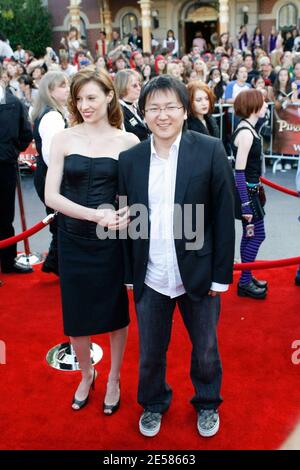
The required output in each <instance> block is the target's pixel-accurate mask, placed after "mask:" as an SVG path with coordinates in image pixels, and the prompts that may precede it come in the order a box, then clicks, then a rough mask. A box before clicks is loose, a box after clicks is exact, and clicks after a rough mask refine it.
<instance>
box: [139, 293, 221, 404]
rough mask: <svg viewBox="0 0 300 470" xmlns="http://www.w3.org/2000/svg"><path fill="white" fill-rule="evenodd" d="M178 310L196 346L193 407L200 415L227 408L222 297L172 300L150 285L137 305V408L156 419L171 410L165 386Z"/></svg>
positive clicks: (194, 354)
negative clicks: (218, 331)
mask: <svg viewBox="0 0 300 470" xmlns="http://www.w3.org/2000/svg"><path fill="white" fill-rule="evenodd" d="M176 304H178V307H179V310H180V313H181V316H182V319H183V321H184V324H185V327H186V329H187V331H188V334H189V337H190V340H191V343H192V354H191V362H190V376H191V380H192V383H193V385H194V390H195V396H194V397H193V398H192V400H191V403H192V404H193V406H194V407H195V409H196V410H197V411H199V410H200V409H215V408H218V406H219V405H220V404H221V403H222V398H221V396H220V389H221V381H222V367H221V361H220V356H219V351H218V344H217V334H216V328H217V323H218V319H219V313H220V296H216V297H211V296H209V295H206V296H204V297H202V298H201V299H200V300H199V301H197V302H196V301H193V300H191V299H190V298H189V297H188V296H187V294H184V295H181V296H180V297H177V298H174V299H171V298H170V297H167V296H166V295H163V294H160V293H159V292H156V291H155V290H153V289H151V288H150V287H148V286H146V285H145V286H144V291H143V294H142V297H141V299H140V300H139V301H138V302H137V303H136V313H137V319H138V327H139V341H140V364H139V386H138V402H139V404H140V405H141V406H142V407H143V408H145V409H146V410H149V411H152V412H153V413H163V412H165V411H166V410H167V409H168V407H169V406H170V403H171V399H172V390H171V388H170V386H169V385H168V384H167V383H166V366H167V350H168V345H169V341H170V337H171V329H172V321H173V312H174V309H175V307H176ZM178 361H180V351H178Z"/></svg>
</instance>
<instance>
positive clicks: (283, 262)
mask: <svg viewBox="0 0 300 470" xmlns="http://www.w3.org/2000/svg"><path fill="white" fill-rule="evenodd" d="M53 218H54V214H50V215H48V217H46V218H45V219H44V220H41V221H40V222H38V223H37V224H35V225H34V226H33V227H31V228H29V229H28V230H26V231H25V232H23V233H19V235H15V236H14V237H11V238H7V239H6V240H1V241H0V249H3V248H6V247H8V246H10V245H13V244H14V243H17V242H20V241H21V240H24V239H25V238H29V237H30V236H32V235H34V234H35V233H37V232H39V231H40V230H42V229H43V228H44V227H46V225H48V224H49V223H51V222H52V220H53ZM295 264H300V256H298V257H294V258H285V259H278V260H271V261H255V262H254V263H235V264H234V266H233V269H234V270H235V271H244V270H247V269H252V270H256V269H272V268H280V267H283V266H292V265H295Z"/></svg>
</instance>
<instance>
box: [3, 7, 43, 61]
mask: <svg viewBox="0 0 300 470" xmlns="http://www.w3.org/2000/svg"><path fill="white" fill-rule="evenodd" d="M0 31H3V33H4V34H5V35H6V36H7V38H8V39H9V42H10V45H11V47H12V48H13V50H15V48H16V46H17V44H23V47H24V49H29V50H31V51H33V52H34V54H35V55H43V54H44V51H45V48H46V47H47V46H51V43H52V27H51V15H50V13H49V11H48V10H47V8H45V7H44V6H43V5H42V2H41V0H0Z"/></svg>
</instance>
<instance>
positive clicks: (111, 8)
mask: <svg viewBox="0 0 300 470" xmlns="http://www.w3.org/2000/svg"><path fill="white" fill-rule="evenodd" d="M44 4H45V5H46V6H47V7H48V9H49V11H50V12H51V14H52V18H53V33H54V47H56V48H58V44H59V41H60V39H61V37H62V35H63V34H65V33H66V32H67V31H68V30H69V27H70V25H74V26H77V27H80V29H81V34H82V36H83V37H85V38H86V42H87V46H88V48H89V49H90V50H91V51H92V52H93V51H94V46H95V43H96V41H97V39H98V38H99V31H100V30H103V29H104V30H105V31H106V33H107V35H108V37H110V35H111V32H112V30H114V29H116V30H118V31H119V32H120V34H121V37H122V38H126V37H127V36H129V34H130V32H131V30H132V28H133V27H138V29H139V30H140V32H141V34H142V35H143V43H144V50H146V51H147V50H148V51H149V50H150V41H151V38H150V34H151V33H152V34H153V36H154V38H155V39H157V40H158V41H162V40H163V39H164V38H165V36H166V31H167V30H168V29H172V30H173V31H174V33H175V36H176V37H177V38H178V40H179V44H180V52H181V54H184V53H185V52H187V51H189V49H190V47H191V44H192V40H193V38H194V36H195V33H196V32H197V31H201V32H202V35H203V37H204V38H205V39H206V41H207V42H210V43H211V44H212V45H214V42H215V40H216V37H217V34H220V33H223V32H229V34H230V37H231V38H232V39H235V38H236V35H237V33H238V30H239V27H240V25H242V24H247V29H248V34H249V36H251V35H252V34H253V31H254V28H255V27H256V26H259V27H260V28H261V30H262V33H263V35H264V37H265V40H267V38H268V36H269V34H270V29H271V26H273V25H274V26H275V27H276V28H277V29H281V30H283V31H286V30H288V29H292V28H299V26H300V25H299V15H300V0H292V1H288V0H248V1H247V0H212V1H209V0H198V1H197V0H153V1H151V0H123V1H121V0H46V1H44ZM216 33H217V34H216Z"/></svg>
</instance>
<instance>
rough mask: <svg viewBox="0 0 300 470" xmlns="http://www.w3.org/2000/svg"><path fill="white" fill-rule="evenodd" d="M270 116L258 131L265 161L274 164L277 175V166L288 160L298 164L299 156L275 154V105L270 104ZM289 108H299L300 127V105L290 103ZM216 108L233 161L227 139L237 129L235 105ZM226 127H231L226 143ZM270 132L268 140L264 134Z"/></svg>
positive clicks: (268, 115)
mask: <svg viewBox="0 0 300 470" xmlns="http://www.w3.org/2000/svg"><path fill="white" fill-rule="evenodd" d="M267 105H268V114H267V118H266V120H265V122H264V123H263V124H262V126H261V127H260V128H259V129H258V134H259V135H260V137H261V138H262V141H263V149H265V150H263V155H264V159H269V160H271V162H272V172H273V173H276V170H277V166H278V164H279V163H280V162H281V160H283V161H284V160H288V161H289V162H295V163H297V164H298V161H299V155H288V154H283V153H281V154H278V153H276V152H274V149H273V144H274V109H275V103H274V102H268V103H267ZM289 106H296V107H298V115H299V126H300V103H290V104H289ZM215 108H218V112H215V113H214V114H213V116H214V117H215V118H216V119H217V120H219V123H220V125H219V128H220V139H222V140H223V142H224V144H225V148H226V150H227V154H228V158H229V159H231V160H233V159H234V157H233V153H232V148H231V145H230V146H229V140H228V139H226V137H227V136H228V135H229V136H231V135H232V134H233V131H234V128H235V125H234V124H235V114H234V108H233V104H227V103H221V102H219V103H216V105H215ZM224 126H229V129H228V133H226V135H225V141H224ZM265 130H268V134H269V139H267V138H266V137H265V136H264V135H263V134H264V131H265Z"/></svg>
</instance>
